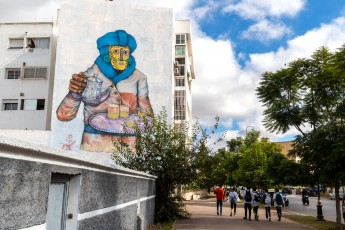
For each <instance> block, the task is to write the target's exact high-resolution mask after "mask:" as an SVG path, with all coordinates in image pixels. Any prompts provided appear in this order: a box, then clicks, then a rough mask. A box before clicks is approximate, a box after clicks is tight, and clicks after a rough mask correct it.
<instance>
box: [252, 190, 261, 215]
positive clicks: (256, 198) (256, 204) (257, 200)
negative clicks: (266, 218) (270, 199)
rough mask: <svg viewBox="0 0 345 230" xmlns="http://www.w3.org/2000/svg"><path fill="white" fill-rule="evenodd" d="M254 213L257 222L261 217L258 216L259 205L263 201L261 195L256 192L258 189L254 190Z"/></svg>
mask: <svg viewBox="0 0 345 230" xmlns="http://www.w3.org/2000/svg"><path fill="white" fill-rule="evenodd" d="M253 197H254V199H253V213H254V218H255V220H256V221H258V220H259V215H258V209H259V203H260V201H261V197H260V194H259V193H258V192H257V191H256V187H254V188H253Z"/></svg>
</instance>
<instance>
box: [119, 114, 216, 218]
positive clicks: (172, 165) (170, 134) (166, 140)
mask: <svg viewBox="0 0 345 230" xmlns="http://www.w3.org/2000/svg"><path fill="white" fill-rule="evenodd" d="M218 121H219V118H216V124H215V128H217V125H218ZM189 131H190V130H189V125H188V124H184V123H182V124H178V125H174V124H173V123H170V122H169V121H168V120H167V113H166V111H165V110H164V109H163V111H162V112H161V113H160V114H157V115H155V116H154V117H149V118H147V119H146V122H145V125H144V127H138V126H137V127H135V132H136V144H135V147H133V146H128V145H127V144H126V143H124V142H122V141H120V142H114V146H115V150H114V153H113V160H114V161H115V163H116V164H118V165H122V166H124V167H127V168H130V169H133V170H138V171H142V172H146V173H149V174H152V175H155V176H157V179H156V201H155V222H166V221H169V220H174V219H177V218H184V217H188V216H189V213H188V212H187V211H186V209H185V205H184V204H183V202H182V198H181V196H180V194H179V193H176V192H175V191H177V190H178V187H179V186H180V185H186V184H191V183H192V182H195V181H198V178H200V179H199V180H200V181H201V182H204V183H207V182H205V181H203V178H204V179H205V178H206V176H207V170H209V169H208V165H209V160H208V157H207V156H208V153H209V150H208V148H207V147H206V143H207V140H208V139H209V136H208V135H207V134H206V132H205V130H202V128H201V127H200V125H199V123H196V124H195V125H193V129H192V135H191V137H189V135H188V133H189ZM198 174H199V175H198ZM200 174H204V175H200ZM201 182H200V183H201Z"/></svg>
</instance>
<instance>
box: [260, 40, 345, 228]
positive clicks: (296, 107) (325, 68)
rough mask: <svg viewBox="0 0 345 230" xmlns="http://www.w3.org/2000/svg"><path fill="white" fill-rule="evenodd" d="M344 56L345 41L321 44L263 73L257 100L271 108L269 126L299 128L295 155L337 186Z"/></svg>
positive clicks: (343, 110) (340, 175)
mask: <svg viewBox="0 0 345 230" xmlns="http://www.w3.org/2000/svg"><path fill="white" fill-rule="evenodd" d="M344 57H345V45H343V46H342V47H341V48H339V49H338V51H336V52H335V53H331V52H330V51H329V49H328V48H327V47H320V48H319V49H318V50H316V51H315V52H314V54H313V55H312V56H311V58H309V59H298V60H296V61H293V62H291V63H289V64H288V65H287V67H286V68H284V69H280V70H278V71H276V72H275V73H271V72H266V73H264V74H263V75H262V80H261V82H260V85H259V87H258V88H257V95H258V98H259V99H260V101H261V102H262V103H263V104H264V106H265V107H266V109H265V111H264V115H265V118H264V125H265V127H266V128H267V129H268V130H269V131H271V132H278V133H279V132H281V133H285V132H287V131H288V130H289V129H290V128H292V127H294V128H296V129H297V130H298V131H299V132H300V135H299V136H297V138H296V144H295V146H294V151H292V152H291V154H292V155H294V156H299V157H301V159H302V160H301V163H302V164H303V165H304V166H303V167H302V168H305V167H307V168H309V172H311V173H313V175H314V176H316V178H317V179H319V180H321V179H324V180H325V181H330V182H329V183H331V184H335V188H336V190H337V188H338V187H339V186H338V185H339V184H340V183H341V181H344V174H345V168H344V167H343V166H342V163H339V162H344V150H343V149H344V147H345V145H344V141H343V140H344V136H343V132H344V131H343V130H344V128H345V127H344V119H345V58H344ZM306 126H307V127H310V128H311V130H310V129H309V130H308V129H306V128H305V127H306ZM336 192H337V191H336ZM338 205H339V204H338V203H337V216H338V217H339V216H340V213H339V212H338V210H339V207H338ZM338 224H339V223H338Z"/></svg>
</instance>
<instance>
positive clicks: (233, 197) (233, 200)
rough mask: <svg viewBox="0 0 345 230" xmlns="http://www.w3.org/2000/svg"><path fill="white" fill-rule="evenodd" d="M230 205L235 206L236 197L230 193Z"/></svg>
mask: <svg viewBox="0 0 345 230" xmlns="http://www.w3.org/2000/svg"><path fill="white" fill-rule="evenodd" d="M231 195H232V196H231ZM230 203H231V204H235V203H236V195H235V194H234V193H230Z"/></svg>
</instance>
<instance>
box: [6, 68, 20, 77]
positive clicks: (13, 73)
mask: <svg viewBox="0 0 345 230" xmlns="http://www.w3.org/2000/svg"><path fill="white" fill-rule="evenodd" d="M5 73H6V74H5V78H6V79H18V78H19V77H20V68H13V69H6V70H5Z"/></svg>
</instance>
